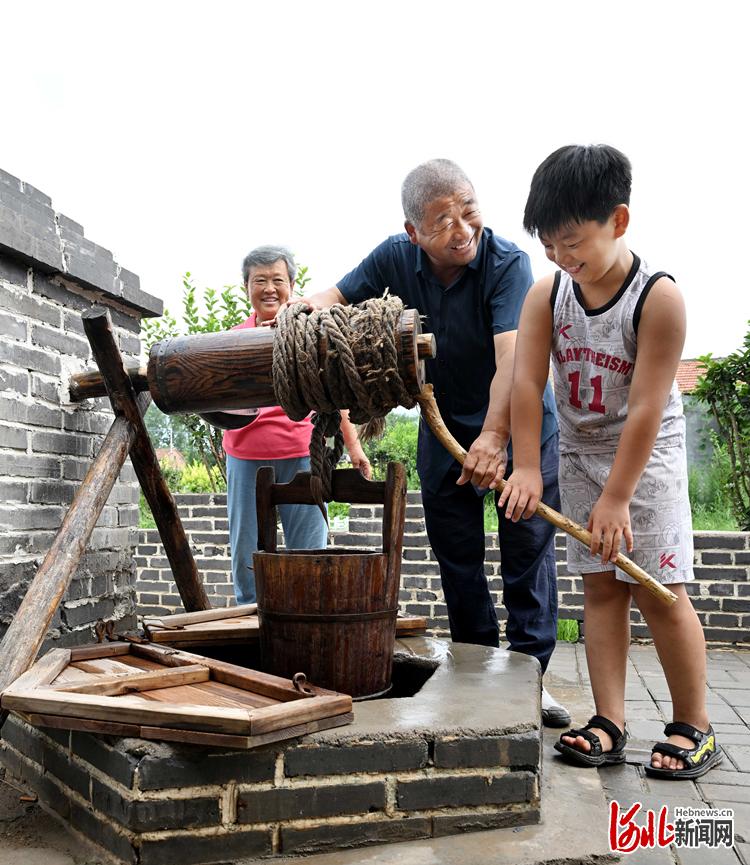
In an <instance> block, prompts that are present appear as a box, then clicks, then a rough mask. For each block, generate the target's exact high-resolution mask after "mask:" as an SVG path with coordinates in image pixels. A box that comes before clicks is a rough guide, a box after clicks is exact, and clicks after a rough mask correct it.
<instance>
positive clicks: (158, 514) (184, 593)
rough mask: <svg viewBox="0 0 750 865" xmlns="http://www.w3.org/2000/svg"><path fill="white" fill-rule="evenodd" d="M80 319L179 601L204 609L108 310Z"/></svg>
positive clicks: (91, 312)
mask: <svg viewBox="0 0 750 865" xmlns="http://www.w3.org/2000/svg"><path fill="white" fill-rule="evenodd" d="M81 319H82V321H83V329H84V330H85V332H86V336H87V337H88V340H89V342H90V343H91V350H92V352H93V354H94V359H95V360H96V362H97V365H98V366H99V370H100V372H101V375H102V379H103V380H104V383H105V385H106V387H107V392H108V394H109V399H110V402H111V403H112V408H113V410H114V412H115V415H116V416H120V415H122V416H124V417H125V418H126V419H127V420H128V421H129V422H130V424H131V425H132V426H133V429H134V432H135V435H134V439H133V443H132V445H131V448H130V459H131V462H132V463H133V468H134V469H135V473H136V475H137V477H138V480H139V482H140V484H141V489H142V490H143V494H144V495H145V497H146V500H147V501H148V503H149V505H150V507H151V513H152V514H153V517H154V521H155V523H156V527H157V529H158V530H159V536H160V537H161V540H162V543H163V544H164V550H165V552H166V555H167V559H168V560H169V564H170V567H171V569H172V575H173V576H174V581H175V585H176V586H177V591H178V592H179V593H180V597H181V598H182V603H183V605H184V607H185V609H186V610H187V611H188V612H192V611H193V610H207V609H209V607H210V604H209V601H208V596H207V595H206V590H205V588H204V587H203V583H202V582H201V579H200V575H199V573H198V567H197V565H196V563H195V559H194V557H193V552H192V550H191V548H190V543H189V541H188V539H187V535H186V534H185V529H184V528H183V525H182V520H181V519H180V515H179V512H178V510H177V505H176V504H175V501H174V498H173V496H172V493H171V492H170V491H169V488H168V487H167V484H166V482H165V480H164V477H163V476H162V473H161V469H160V468H159V461H158V459H157V458H156V452H155V451H154V446H153V444H152V443H151V439H150V438H149V435H148V432H147V430H146V426H145V424H144V422H143V416H142V415H141V412H140V411H139V409H138V405H137V403H136V395H135V391H134V390H133V384H132V382H131V379H130V377H129V376H128V373H127V371H126V370H125V366H124V364H123V361H122V356H121V355H120V351H119V349H118V347H117V343H116V342H115V338H114V334H113V333H112V322H111V320H110V316H109V312H108V311H107V310H106V309H102V308H100V307H99V308H97V307H95V308H93V309H90V310H86V311H85V312H83V313H82V315H81Z"/></svg>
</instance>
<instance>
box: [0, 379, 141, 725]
mask: <svg viewBox="0 0 750 865" xmlns="http://www.w3.org/2000/svg"><path fill="white" fill-rule="evenodd" d="M150 401H151V397H150V396H149V395H148V394H141V395H140V396H139V397H138V406H136V410H137V411H139V414H140V411H141V410H145V409H146V408H147V407H148V405H149V403H150ZM139 406H140V408H139ZM135 434H136V431H135V427H134V426H133V424H131V423H130V421H129V420H128V419H127V418H125V417H122V416H120V417H116V418H115V420H114V422H113V423H112V426H111V427H110V429H109V432H108V433H107V435H106V437H105V439H104V442H103V444H102V446H101V448H100V450H99V453H98V454H97V455H96V458H95V459H94V461H93V463H92V464H91V466H90V468H89V470H88V472H87V473H86V477H85V478H84V480H83V482H82V483H81V485H80V487H79V488H78V490H77V492H76V494H75V496H74V497H73V501H72V503H71V505H70V507H69V508H68V512H67V513H66V514H65V518H64V519H63V522H62V525H61V526H60V530H59V531H58V533H57V535H56V536H55V539H54V541H53V542H52V546H51V547H50V549H49V551H48V552H47V555H46V556H45V557H44V561H43V562H42V564H41V567H40V568H39V570H38V571H37V573H36V576H35V577H34V579H33V580H32V581H31V584H30V585H29V588H28V589H27V591H26V595H25V596H24V599H23V601H22V602H21V606H20V607H19V608H18V611H17V612H16V614H15V616H14V617H13V621H12V622H11V623H10V626H9V627H8V630H7V631H6V632H5V636H4V638H3V641H2V643H0V692H2V691H3V690H4V689H5V688H6V687H7V686H8V685H10V683H11V682H13V681H14V680H15V679H17V678H18V676H20V675H21V673H23V672H24V671H26V670H27V669H28V668H29V667H30V666H31V664H33V662H34V658H36V654H37V652H38V651H39V647H40V646H41V644H42V641H43V640H44V635H45V634H46V633H47V629H48V628H49V624H50V622H51V621H52V617H53V616H54V614H55V610H57V608H58V606H59V605H60V601H61V600H62V598H63V595H64V594H65V591H66V589H67V588H68V585H69V584H70V581H71V579H72V577H73V574H74V573H75V572H76V569H77V568H78V565H79V563H80V561H81V557H82V556H83V553H84V550H85V549H86V544H87V543H88V540H89V538H90V537H91V532H92V531H93V529H94V526H95V525H96V521H97V520H98V519H99V514H100V513H101V511H102V508H103V507H104V505H105V503H106V501H107V499H108V498H109V494H110V492H111V491H112V487H113V486H114V484H115V481H116V480H117V476H118V475H119V474H120V470H121V468H122V465H123V463H124V462H125V458H126V457H127V455H128V452H129V450H130V446H131V444H132V442H133V441H134V439H135ZM4 720H5V714H4V713H0V723H2V722H3V721H4Z"/></svg>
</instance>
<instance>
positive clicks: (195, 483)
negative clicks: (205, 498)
mask: <svg viewBox="0 0 750 865" xmlns="http://www.w3.org/2000/svg"><path fill="white" fill-rule="evenodd" d="M226 488H227V485H226V481H225V480H224V477H223V475H222V474H221V472H220V471H219V468H218V467H217V466H213V467H212V468H211V477H209V474H208V469H207V468H206V466H205V465H203V463H199V462H194V463H188V464H187V465H186V466H185V468H184V469H183V470H182V475H181V477H180V481H179V487H178V490H179V492H181V493H210V492H213V491H214V490H216V491H218V492H224V491H225V490H226Z"/></svg>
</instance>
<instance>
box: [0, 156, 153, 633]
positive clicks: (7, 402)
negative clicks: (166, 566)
mask: <svg viewBox="0 0 750 865" xmlns="http://www.w3.org/2000/svg"><path fill="white" fill-rule="evenodd" d="M95 304H96V305H99V306H101V305H105V306H107V307H108V308H109V309H110V313H111V316H112V320H113V325H114V330H115V335H116V338H117V340H118V344H119V345H120V348H121V350H122V351H123V355H124V357H125V359H126V362H130V363H136V362H137V360H138V355H139V353H140V344H139V340H138V334H139V332H140V321H141V318H142V316H143V315H154V314H160V313H161V309H162V306H161V301H159V300H158V299H157V298H154V297H151V296H150V295H148V294H146V293H145V292H143V291H141V289H140V285H139V281H138V277H137V276H135V274H132V273H130V271H127V270H124V269H123V268H121V267H120V266H119V265H118V264H117V262H116V261H114V259H113V258H112V255H111V253H109V252H108V251H107V250H104V249H102V248H101V247H98V246H97V245H96V244H94V243H92V242H91V241H89V240H87V239H85V238H84V236H83V229H82V228H81V226H80V225H78V224H77V223H75V222H73V221H72V220H70V219H68V218H67V217H65V216H63V215H62V214H59V213H57V212H55V210H54V209H53V208H52V204H51V201H50V199H49V198H48V197H47V196H46V195H44V194H43V193H41V192H39V191H38V190H36V189H34V188H33V187H32V186H30V185H29V184H26V183H24V182H23V181H21V180H19V179H18V178H15V177H13V176H12V175H10V174H7V173H6V172H3V171H1V170H0V636H2V634H3V633H4V632H5V630H6V628H7V625H8V623H9V622H10V621H11V618H12V616H13V614H14V612H15V610H16V609H17V608H18V605H19V604H20V602H21V599H22V598H23V595H24V593H25V591H26V587H27V586H28V584H29V582H30V580H31V579H32V578H33V576H34V574H35V573H36V571H37V569H38V567H39V565H40V564H41V562H42V560H43V559H44V555H45V554H46V552H47V550H48V549H49V547H50V544H51V543H52V540H53V538H54V536H55V533H56V531H57V530H58V528H59V527H60V524H61V522H62V519H63V517H64V515H65V512H66V510H67V508H68V506H69V504H70V502H71V501H72V499H73V496H74V495H75V492H76V490H77V489H78V486H79V484H80V481H81V480H82V479H83V477H84V476H85V474H86V471H87V469H88V467H89V465H90V463H91V460H92V458H93V456H94V455H95V454H96V453H97V451H98V449H99V446H100V444H101V441H102V439H103V436H104V434H106V432H107V430H108V429H109V427H110V425H111V423H112V412H111V409H110V407H109V401H108V400H105V399H97V400H91V401H89V402H87V403H85V404H75V403H71V402H70V400H69V394H68V388H67V383H68V380H69V377H70V375H71V374H73V373H76V372H82V371H84V370H89V369H93V368H95V364H94V363H93V361H92V359H91V352H90V350H89V345H88V341H87V340H86V338H85V336H84V331H83V325H82V323H81V313H82V312H83V311H84V310H86V309H88V308H90V307H91V306H93V305H95ZM137 524H138V485H137V482H136V479H135V474H134V472H133V470H132V468H131V467H130V464H129V462H128V463H126V465H125V467H124V468H123V470H122V472H121V474H120V478H119V481H118V483H117V484H116V486H115V488H114V490H113V492H112V495H111V496H110V499H109V502H108V504H107V506H106V507H105V509H104V511H103V512H102V515H101V518H100V520H99V522H98V524H97V528H96V529H95V531H94V533H93V535H92V539H91V542H90V544H89V548H88V550H87V552H86V554H85V556H84V558H83V560H82V562H81V565H80V567H79V568H78V571H77V573H76V574H75V576H74V579H73V580H72V583H71V585H70V588H69V590H68V592H67V593H66V595H65V598H64V600H63V603H62V604H61V606H60V609H59V610H58V612H57V614H56V616H55V618H54V620H53V622H52V627H51V630H50V632H49V634H48V642H49V641H54V642H56V643H57V644H65V645H72V644H76V643H79V642H84V641H88V640H89V639H91V637H92V629H91V625H92V623H94V622H96V621H97V620H98V619H102V618H103V619H116V620H118V621H122V622H123V623H125V624H129V623H130V622H134V609H135V565H134V562H133V549H134V546H135V543H136V541H137V528H136V526H137Z"/></svg>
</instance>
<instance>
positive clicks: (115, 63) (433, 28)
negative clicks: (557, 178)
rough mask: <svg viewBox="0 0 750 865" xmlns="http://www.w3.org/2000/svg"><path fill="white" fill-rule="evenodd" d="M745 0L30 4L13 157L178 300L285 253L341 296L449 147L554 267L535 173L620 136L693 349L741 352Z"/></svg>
mask: <svg viewBox="0 0 750 865" xmlns="http://www.w3.org/2000/svg"><path fill="white" fill-rule="evenodd" d="M740 8H741V4H736V3H730V2H724V0H718V2H716V0H715V2H712V3H710V4H706V3H704V2H702V3H692V2H679V3H678V2H669V0H667V2H650V3H644V4H640V3H632V2H631V3H628V4H613V3H604V2H601V0H597V2H590V3H589V2H581V3H576V2H573V0H571V2H559V0H557V2H546V0H536V2H524V0H518V2H516V3H500V2H496V3H482V2H474V3H466V2H457V0H456V2H453V3H446V2H443V0H425V2H422V0H410V2H407V0H400V2H391V0H378V2H371V3H367V4H365V3H358V2H351V0H349V2H327V0H317V2H310V0H307V2H297V0H287V2H271V0H268V2H263V3H260V2H246V3H238V2H223V0H212V2H210V3H207V2H200V3H194V2H184V0H183V2H179V3H171V2H155V0H150V2H137V0H136V2H133V0H131V2H128V3H102V2H96V3H88V2H75V0H72V2H66V3H61V2H54V3H45V2H34V0H24V2H22V3H21V2H5V3H4V4H3V7H2V18H1V19H0V23H1V26H2V31H3V40H2V42H3V47H2V55H1V63H2V65H1V66H0V69H1V70H2V71H1V72H0V75H1V76H2V78H1V79H0V80H1V81H2V102H0V105H2V117H3V121H2V129H1V131H0V168H3V169H4V170H6V171H9V172H11V173H12V174H15V175H17V176H19V177H21V178H22V179H23V180H25V181H27V182H29V183H31V184H33V185H34V186H36V187H38V188H39V189H41V190H43V191H44V192H46V193H47V194H48V195H50V196H51V198H52V200H53V204H54V206H55V207H56V209H57V210H59V211H61V212H63V213H65V214H66V215H68V216H69V217H71V218H72V219H74V220H76V221H77V222H80V223H82V224H83V226H84V228H85V230H86V235H87V236H88V237H89V238H90V239H91V240H93V241H95V242H96V243H99V244H100V245H102V246H105V247H107V248H109V249H111V250H112V251H113V253H114V255H115V258H116V259H117V260H118V262H119V263H120V264H121V265H123V266H124V267H127V268H128V269H130V270H133V271H135V272H136V273H138V274H139V275H140V277H141V285H142V288H143V289H144V290H145V291H148V292H150V293H151V294H154V295H157V296H159V297H161V298H163V299H164V301H165V303H166V305H167V306H168V307H169V308H170V310H171V311H173V312H177V311H178V310H179V299H180V294H181V279H180V277H181V274H182V273H183V272H185V271H187V270H189V271H191V272H192V273H193V275H194V278H195V280H196V282H197V283H198V284H199V285H201V286H206V285H209V286H213V287H215V288H221V287H222V286H223V285H225V284H232V283H238V282H239V281H240V264H241V260H242V258H243V256H244V254H245V253H246V252H247V251H248V250H249V249H250V248H251V247H253V246H255V245H258V244H261V243H274V242H281V243H285V244H288V245H289V246H290V247H291V248H292V249H293V250H294V251H295V252H296V254H297V257H298V260H299V261H300V262H302V263H303V264H306V265H307V266H308V267H309V268H310V274H311V276H312V277H313V282H312V283H311V284H310V289H319V290H322V289H324V288H327V287H329V286H330V285H332V284H333V283H334V282H335V281H336V280H337V279H338V278H339V277H341V276H342V275H343V274H344V273H346V272H347V271H348V270H349V269H351V268H352V267H353V266H354V265H355V264H357V263H358V262H359V260H360V259H361V258H362V257H363V256H364V255H365V254H366V253H367V252H369V251H370V249H372V248H373V247H374V246H375V245H376V244H377V243H379V242H380V241H381V240H383V239H384V238H385V237H386V236H387V235H389V234H393V233H396V232H397V231H400V230H401V226H402V221H403V218H402V214H401V209H400V200H399V190H400V183H401V180H402V179H403V176H404V175H405V174H406V173H407V171H408V170H409V169H410V168H412V167H413V166H414V165H416V164H417V163H419V162H422V161H424V160H425V159H429V158H432V157H436V156H443V157H448V158H451V159H454V160H455V161H457V162H458V163H459V164H460V165H462V167H463V168H464V169H465V170H466V172H467V173H468V174H469V176H470V177H471V178H472V179H473V181H474V185H475V187H476V190H477V193H478V197H479V201H480V204H481V206H482V210H483V212H484V218H485V224H487V225H488V226H490V227H491V228H493V229H494V230H495V231H496V232H497V233H499V234H503V235H504V236H506V237H509V238H511V239H512V240H514V241H515V242H516V243H518V244H519V246H521V247H522V248H524V249H526V250H527V251H528V252H529V253H530V254H531V256H532V262H533V265H534V271H535V274H536V275H537V276H542V275H543V274H544V273H545V272H547V271H548V270H549V269H550V265H549V263H548V262H547V261H546V259H545V258H544V256H543V255H542V254H541V247H540V245H539V243H538V241H536V240H532V239H531V238H529V237H528V236H527V235H525V233H524V232H523V228H522V226H521V218H522V213H523V207H524V203H525V200H526V193H527V191H528V185H529V181H530V179H531V175H532V173H533V171H534V168H535V167H536V166H537V164H538V163H539V162H540V161H541V160H542V159H543V158H544V157H545V156H547V154H548V153H550V152H551V151H552V150H554V149H556V148H557V147H559V146H561V145H563V144H568V143H572V142H576V143H598V142H606V143H610V144H613V145H615V146H616V147H619V148H620V149H621V150H623V151H624V152H625V153H627V154H628V156H630V158H631V160H632V162H633V169H634V192H633V198H632V201H631V210H632V217H631V228H630V230H629V236H630V246H631V249H633V250H634V251H636V252H638V253H639V254H640V255H641V256H642V257H643V258H645V259H646V260H647V261H649V262H650V263H651V264H652V265H653V266H654V268H655V269H659V270H666V271H668V272H670V273H672V274H673V275H674V276H675V277H676V279H677V281H678V284H679V285H680V286H681V288H682V290H683V292H684V294H685V297H686V301H687V308H688V339H687V344H686V346H685V351H684V356H685V357H694V356H696V355H698V354H702V353H705V352H708V351H710V352H713V353H714V354H715V355H721V354H726V353H728V352H730V351H732V350H734V349H736V348H738V347H739V345H740V344H741V341H742V337H743V335H744V333H745V332H746V330H747V320H748V318H750V300H748V296H749V292H748V288H747V285H748V282H749V281H750V280H749V278H748V272H749V271H750V266H749V265H748V262H747V258H746V255H745V250H746V249H747V246H748V243H747V232H748V230H749V228H748V220H747V217H746V208H747V202H748V200H750V182H749V181H748V168H747V165H748V157H747V137H746V133H745V124H746V118H747V113H748V112H747V105H748V92H749V91H750V80H749V78H750V76H749V75H748V71H747V69H748V67H747V46H746V35H747V31H746V28H745V26H744V25H741V22H740V20H739V17H738V16H739V14H740V13H739V11H735V10H739V9H740Z"/></svg>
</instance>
